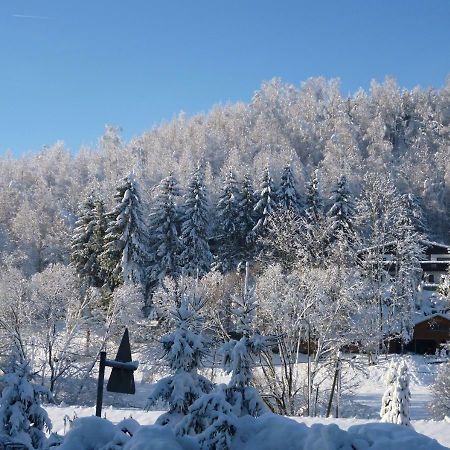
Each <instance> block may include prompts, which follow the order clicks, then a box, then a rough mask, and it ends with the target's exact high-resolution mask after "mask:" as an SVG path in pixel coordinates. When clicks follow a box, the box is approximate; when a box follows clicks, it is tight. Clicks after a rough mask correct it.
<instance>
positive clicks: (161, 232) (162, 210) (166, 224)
mask: <svg viewBox="0 0 450 450" xmlns="http://www.w3.org/2000/svg"><path fill="white" fill-rule="evenodd" d="M180 195H181V190H180V188H179V186H178V182H177V180H176V179H175V177H174V176H173V175H172V174H170V175H169V176H168V177H166V178H164V179H163V180H162V181H161V183H160V184H159V188H158V194H157V196H156V199H155V202H154V205H153V207H152V209H151V212H150V223H149V232H148V234H149V236H150V240H151V247H152V255H153V261H152V263H151V265H150V283H151V284H152V285H154V286H156V285H158V284H160V283H161V282H162V280H163V279H164V278H165V277H166V276H169V277H171V278H177V277H179V276H180V275H181V261H180V257H181V249H182V246H181V237H180V233H181V206H180Z"/></svg>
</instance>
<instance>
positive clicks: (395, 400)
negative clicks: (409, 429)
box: [380, 361, 411, 426]
mask: <svg viewBox="0 0 450 450" xmlns="http://www.w3.org/2000/svg"><path fill="white" fill-rule="evenodd" d="M386 382H387V384H388V389H387V390H386V392H385V394H384V395H383V400H382V406H381V411H380V416H381V421H382V422H388V423H396V424H398V425H405V426H411V421H410V414H409V406H410V401H411V391H410V390H409V372H408V366H407V365H406V362H405V361H401V362H400V363H399V364H393V365H391V367H390V368H389V371H388V374H387V376H386Z"/></svg>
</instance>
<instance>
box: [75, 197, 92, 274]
mask: <svg viewBox="0 0 450 450" xmlns="http://www.w3.org/2000/svg"><path fill="white" fill-rule="evenodd" d="M93 228H94V197H93V196H92V195H89V196H88V198H87V199H86V200H85V201H84V202H83V203H82V204H81V206H80V208H79V214H78V220H77V221H76V223H75V229H74V231H73V236H72V241H71V245H70V247H71V254H70V262H71V263H72V265H73V266H74V268H75V270H76V271H77V273H78V274H79V275H80V276H83V277H84V276H86V275H88V273H90V267H89V262H90V260H91V255H90V254H89V251H88V245H89V241H90V239H91V237H92V234H93Z"/></svg>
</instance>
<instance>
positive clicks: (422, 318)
mask: <svg viewBox="0 0 450 450" xmlns="http://www.w3.org/2000/svg"><path fill="white" fill-rule="evenodd" d="M436 317H442V318H443V319H447V320H449V321H450V314H446V313H440V312H438V313H434V314H430V315H428V316H422V315H421V316H419V317H417V318H415V319H414V320H413V322H414V325H418V324H419V323H422V322H426V321H427V320H430V319H434V318H436Z"/></svg>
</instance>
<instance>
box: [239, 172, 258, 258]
mask: <svg viewBox="0 0 450 450" xmlns="http://www.w3.org/2000/svg"><path fill="white" fill-rule="evenodd" d="M255 205H256V196H255V191H254V189H253V183H252V179H251V177H250V175H249V174H248V173H247V174H245V175H244V179H243V180H242V183H241V186H240V189H239V216H238V217H239V218H238V225H239V247H240V250H241V260H246V259H248V258H249V257H250V256H251V255H252V253H253V248H254V242H253V239H252V230H253V227H254V226H255V211H254V209H255Z"/></svg>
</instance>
